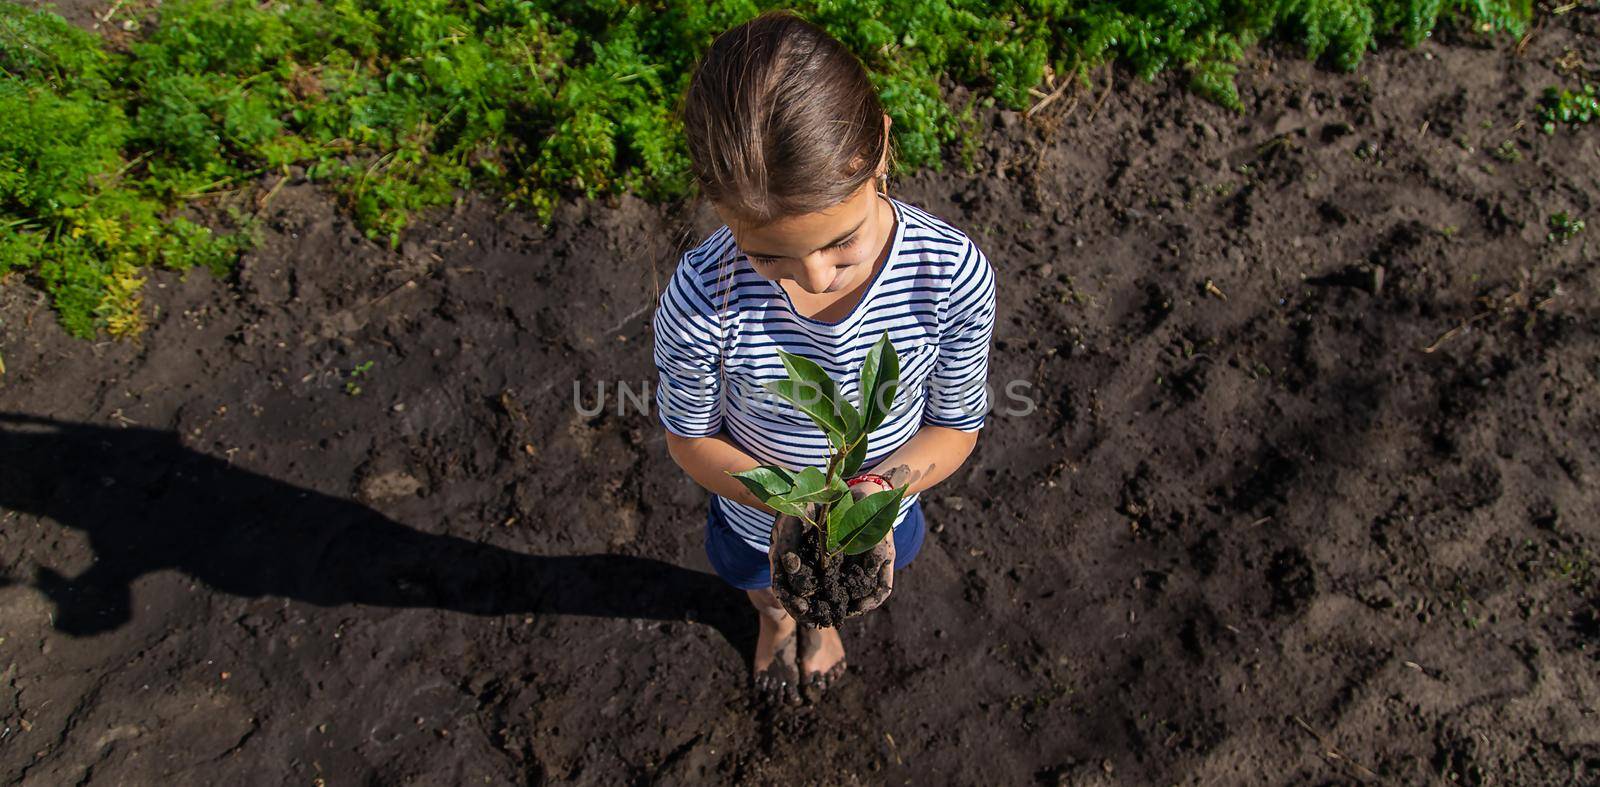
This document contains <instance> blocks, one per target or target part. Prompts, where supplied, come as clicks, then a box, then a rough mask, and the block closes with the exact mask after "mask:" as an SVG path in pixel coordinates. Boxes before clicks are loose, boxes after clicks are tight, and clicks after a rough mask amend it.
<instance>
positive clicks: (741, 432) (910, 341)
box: [653, 197, 995, 552]
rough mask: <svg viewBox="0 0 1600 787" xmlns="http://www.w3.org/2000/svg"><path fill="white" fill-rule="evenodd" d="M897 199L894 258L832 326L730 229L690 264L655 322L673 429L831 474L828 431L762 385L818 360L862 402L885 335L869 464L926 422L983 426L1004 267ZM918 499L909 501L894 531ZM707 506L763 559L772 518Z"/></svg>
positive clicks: (664, 413) (683, 266)
mask: <svg viewBox="0 0 1600 787" xmlns="http://www.w3.org/2000/svg"><path fill="white" fill-rule="evenodd" d="M888 199H889V202H890V203H891V204H893V206H894V209H895V216H896V221H895V231H894V240H893V241H892V246H891V248H890V250H889V256H888V259H887V261H885V262H884V265H883V267H882V268H881V269H879V270H878V272H877V274H876V275H875V276H874V278H873V280H872V282H871V284H870V285H868V289H867V292H866V294H865V295H863V296H862V298H861V301H860V303H858V304H857V305H856V307H855V309H854V310H853V311H851V312H850V314H848V315H846V316H845V317H844V318H842V319H840V320H838V321H836V322H824V321H821V320H813V319H810V318H807V317H803V316H801V315H800V314H798V313H796V311H795V309H794V306H793V304H792V303H791V302H790V300H789V296H788V293H787V292H786V291H785V290H784V289H783V287H782V286H780V285H779V284H778V283H777V282H774V281H770V280H768V279H765V278H763V277H762V276H761V275H760V274H758V273H756V271H755V269H754V268H753V267H751V264H750V261H749V259H748V258H746V257H745V255H744V253H743V252H742V251H740V249H739V248H738V246H737V245H736V244H735V243H734V240H733V235H732V233H731V231H730V230H729V229H728V228H727V227H726V226H723V227H722V228H720V229H718V230H717V231H716V232H713V233H712V234H711V236H710V237H708V238H707V239H706V240H705V241H704V242H702V243H701V244H700V245H699V246H696V247H695V248H694V249H691V250H690V251H689V252H688V253H686V254H685V255H684V256H683V259H682V260H681V261H680V262H679V264H678V268H677V270H676V271H675V272H674V273H673V276H672V280H671V281H670V282H669V283H668V285H667V287H666V289H665V290H664V291H663V292H662V294H661V302H660V305H659V308H658V309H657V310H656V313H655V317H654V320H653V325H654V328H655V335H656V345H655V363H656V368H657V370H658V371H659V372H660V380H659V381H658V384H657V386H656V395H655V403H656V409H657V411H658V412H659V414H660V418H661V423H662V424H663V425H664V426H665V427H666V428H667V430H668V431H670V432H672V433H674V434H677V435H681V436H683V437H708V436H711V435H714V434H717V433H718V432H719V431H725V432H726V433H727V435H728V437H729V438H730V439H731V440H732V441H733V442H734V443H735V444H736V445H738V446H740V447H741V448H743V449H744V450H745V452H746V453H749V454H750V455H751V456H753V457H755V459H756V460H757V461H759V462H761V463H762V464H772V465H781V466H783V467H786V468H788V469H790V470H798V469H800V468H802V467H806V466H814V467H825V466H826V464H827V456H828V453H829V450H830V449H829V446H828V439H827V437H826V436H825V435H824V434H823V432H822V430H820V429H818V428H817V426H816V424H815V423H813V422H812V421H811V419H810V418H808V417H807V416H806V415H805V414H804V413H802V412H800V411H799V410H797V409H795V407H794V406H793V405H792V404H790V403H789V402H787V401H785V400H783V399H781V398H779V397H777V396H776V395H774V394H771V393H769V392H767V391H766V390H765V389H764V387H763V385H764V384H765V383H767V382H770V381H773V380H781V379H785V378H786V377H787V376H788V373H787V372H786V371H785V370H784V368H783V361H782V360H781V359H780V358H779V357H778V353H777V351H778V350H779V349H783V350H784V351H786V352H790V353H793V354H795V355H802V356H805V357H807V358H809V359H811V360H813V361H815V362H817V364H819V365H820V366H822V368H823V370H825V371H826V372H827V373H828V376H829V377H832V378H833V380H834V382H835V383H837V384H838V387H839V392H840V394H841V395H842V396H845V397H847V398H849V399H850V400H851V401H852V402H854V403H855V404H857V405H858V406H859V405H860V403H861V393H860V384H859V382H860V381H859V370H860V368H861V364H862V361H863V359H865V357H866V354H867V351H868V350H870V349H871V348H872V345H873V344H874V343H875V342H876V341H877V340H878V339H879V337H881V336H882V335H883V333H884V331H888V333H889V341H890V342H892V343H893V344H894V348H895V351H896V352H897V353H898V354H899V356H900V388H899V392H898V393H897V394H896V396H895V401H894V404H893V406H892V409H891V410H890V413H889V416H888V417H887V418H885V419H884V421H883V423H882V424H881V425H880V426H879V427H878V428H877V429H876V430H874V431H873V432H872V434H871V435H869V436H868V438H867V455H866V460H865V461H864V462H863V463H862V465H861V467H862V469H863V470H870V469H872V468H873V467H875V466H876V465H877V464H878V463H879V462H881V461H882V460H883V459H884V458H886V457H888V456H889V455H890V454H891V453H893V452H894V451H895V450H896V449H898V448H900V446H901V445H903V444H904V443H905V442H906V441H907V440H909V439H911V436H912V435H914V434H916V432H917V430H918V429H920V428H921V426H922V425H923V424H935V425H938V426H946V427H950V428H954V429H961V430H964V431H976V430H978V429H981V428H982V427H983V423H984V418H985V416H986V414H987V412H988V409H989V392H988V390H987V388H986V385H985V378H986V376H987V374H988V369H989V341H990V338H991V337H992V336H993V334H994V318H995V288H994V269H993V268H992V267H991V266H990V264H989V260H988V258H986V257H985V256H984V255H983V252H981V251H979V250H978V247H977V246H976V245H974V244H973V242H972V240H971V239H970V238H968V237H967V236H966V234H965V233H963V232H961V231H960V230H957V229H955V228H954V227H951V226H950V225H949V224H947V223H945V222H944V221H943V220H941V219H939V218H936V217H935V216H933V215H931V214H929V213H927V212H926V211H923V210H921V209H918V208H916V207H913V206H911V205H908V204H906V203H904V202H901V201H899V200H897V199H894V198H893V197H889V198H888ZM916 499H917V495H915V494H912V495H907V496H906V498H905V499H904V500H903V501H902V502H901V505H900V512H899V516H897V517H896V519H895V526H897V527H898V526H899V524H900V522H901V521H903V520H904V519H905V515H906V511H907V510H909V509H910V508H911V505H912V504H913V503H915V502H916ZM710 504H711V505H716V506H720V508H721V511H722V514H723V516H724V517H725V519H726V520H727V522H728V524H729V525H731V526H732V527H733V529H734V531H735V532H736V533H738V534H739V536H740V537H741V538H743V539H744V540H745V542H746V543H748V544H749V545H750V546H752V547H754V548H756V549H759V550H760V551H762V552H766V551H767V549H768V548H769V543H770V541H769V539H770V537H771V533H772V514H770V513H767V512H765V511H762V510H761V509H758V508H751V507H749V506H746V505H744V504H742V503H738V502H735V501H733V500H728V499H725V498H723V497H721V496H720V495H712V496H711V501H710Z"/></svg>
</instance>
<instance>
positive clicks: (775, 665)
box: [745, 588, 800, 702]
mask: <svg viewBox="0 0 1600 787" xmlns="http://www.w3.org/2000/svg"><path fill="white" fill-rule="evenodd" d="M745 594H746V595H748V596H749V597H750V603H751V604H752V605H753V606H754V607H755V608H756V612H757V613H758V616H759V619H760V621H761V633H760V634H759V635H758V636H757V637H756V657H755V663H754V664H753V665H752V666H753V667H754V670H755V684H756V689H757V690H758V691H760V692H762V693H763V694H766V695H768V696H771V697H773V698H774V699H778V700H781V701H785V702H790V701H796V700H798V699H799V698H800V673H799V672H798V671H797V669H796V662H795V650H796V645H797V643H796V641H795V633H796V632H795V628H796V627H795V622H794V618H792V617H790V616H789V613H788V612H787V611H785V610H784V608H783V605H782V604H780V603H778V597H777V596H776V595H775V594H773V592H772V588H765V589H763V590H748V591H745Z"/></svg>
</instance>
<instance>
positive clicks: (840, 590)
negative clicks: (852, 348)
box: [729, 333, 906, 627]
mask: <svg viewBox="0 0 1600 787" xmlns="http://www.w3.org/2000/svg"><path fill="white" fill-rule="evenodd" d="M778 355H779V357H780V358H782V360H783V365H784V368H785V369H787V370H788V372H789V377H788V379H784V380H777V381H774V382H770V383H767V384H766V386H765V387H766V389H767V390H768V391H771V392H772V393H775V394H777V395H778V396H780V397H783V398H784V399H786V400H788V401H789V402H790V403H792V404H793V405H794V406H795V407H796V408H797V409H799V410H800V412H803V413H805V414H806V415H807V416H808V417H809V418H810V419H811V420H812V422H813V423H815V424H816V425H817V427H818V428H819V429H821V430H822V432H823V433H824V434H826V435H827V437H828V444H829V447H830V449H831V450H830V452H829V454H828V459H827V463H826V465H825V466H824V467H820V468H819V467H804V468H801V469H800V470H799V471H791V470H789V469H788V468H784V467H779V466H776V465H762V466H760V467H757V468H754V469H751V470H745V471H743V472H738V473H729V475H731V476H733V477H734V478H737V479H739V481H740V482H741V483H743V484H744V485H745V487H746V488H748V489H749V490H750V491H751V493H753V494H754V495H755V496H756V498H757V499H759V500H761V502H763V503H765V504H766V505H768V506H769V507H771V508H772V509H773V510H775V511H778V512H779V513H781V514H785V515H788V516H791V517H794V518H796V519H799V520H800V522H801V523H802V524H801V525H800V527H801V533H800V537H799V539H798V544H797V545H795V549H793V550H792V551H785V553H784V554H783V555H782V556H781V558H782V559H781V564H782V567H783V570H782V572H781V573H775V575H774V576H773V578H772V581H773V584H774V586H780V585H781V586H782V588H783V589H784V590H785V592H786V593H787V594H788V595H789V596H790V597H792V598H793V599H794V600H795V602H794V607H793V608H792V609H791V612H793V613H794V614H796V615H799V616H800V619H801V620H802V622H805V623H806V624H807V625H812V626H819V627H820V626H833V625H837V624H838V622H839V621H840V620H842V619H843V618H844V617H846V616H848V615H849V614H851V612H850V611H847V608H853V609H856V610H859V606H857V605H858V603H859V602H861V601H863V600H865V599H867V598H869V597H871V596H872V595H873V594H874V593H875V592H879V585H878V583H879V582H880V581H881V577H879V576H877V572H879V571H880V570H881V569H882V567H881V565H880V566H869V565H867V563H868V561H869V558H867V557H857V556H862V555H864V553H868V552H871V551H872V550H873V548H874V547H876V546H878V544H879V543H880V542H882V541H883V540H884V538H885V537H886V536H887V535H888V533H889V531H890V530H891V529H893V526H894V520H895V518H896V516H898V515H899V512H900V503H901V501H902V500H903V499H904V498H905V494H906V487H904V486H900V487H896V488H894V489H887V490H884V491H881V492H875V493H873V494H870V495H867V496H865V497H862V498H861V499H860V500H857V499H855V496H854V495H853V494H852V493H851V491H850V488H849V485H848V483H847V482H846V481H845V479H847V478H849V477H851V476H853V475H855V473H856V471H857V470H859V469H861V463H862V461H863V460H864V459H865V458H866V455H867V436H868V435H869V434H871V433H872V430H873V429H876V428H877V427H878V426H879V425H880V424H882V423H883V421H884V419H885V418H886V417H888V414H889V410H890V408H891V406H892V404H893V402H894V398H895V393H896V391H897V390H898V388H899V385H900V357H899V355H898V354H896V353H895V350H894V345H893V344H891V343H890V342H889V335H888V334H887V333H885V334H884V335H883V337H882V338H880V339H879V340H878V342H877V343H876V344H874V345H873V347H872V349H871V350H869V351H868V352H867V357H866V359H865V360H864V361H863V362H862V364H861V371H860V390H861V407H860V408H859V409H857V407H856V406H855V405H854V404H852V403H851V402H850V401H849V400H847V399H846V398H844V397H843V396H841V395H840V393H839V387H838V386H837V385H835V384H834V381H833V380H832V379H830V378H829V377H828V374H827V372H825V371H823V369H822V367H820V366H818V365H817V364H816V363H814V362H812V361H810V360H807V359H805V358H802V357H800V356H798V355H793V354H791V353H786V352H783V351H782V350H779V351H778ZM775 524H776V523H775ZM778 535H779V534H778V531H777V528H776V527H774V543H775V546H776V545H777V543H778ZM787 603H788V602H786V604H787ZM868 608H870V607H868Z"/></svg>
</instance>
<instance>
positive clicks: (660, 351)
mask: <svg viewBox="0 0 1600 787" xmlns="http://www.w3.org/2000/svg"><path fill="white" fill-rule="evenodd" d="M692 254H694V252H690V255H692ZM692 259H693V258H692V257H691V256H685V258H684V259H683V260H682V261H681V262H680V263H679V264H678V269H677V271H675V272H674V273H673V274H672V279H671V280H670V281H669V282H667V287H666V289H665V290H663V291H662V293H661V301H660V303H659V304H658V306H657V308H656V313H655V317H654V318H653V320H652V326H653V328H654V330H655V337H656V346H655V364H656V371H657V373H658V379H657V382H656V396H655V404H656V412H657V413H658V414H659V415H660V418H661V424H662V425H663V426H665V427H666V428H667V431H669V432H672V433H673V434H676V435H678V436H680V437H708V436H710V435H714V434H716V433H717V432H718V431H720V430H721V429H722V380H721V377H720V372H721V370H720V368H719V364H718V360H719V353H718V350H719V348H720V347H721V343H722V340H721V337H722V330H721V326H720V325H719V324H718V321H717V313H716V310H715V309H713V308H712V306H711V300H710V299H709V298H708V297H707V296H706V294H705V291H704V289H703V287H702V286H701V284H700V276H699V274H698V272H697V271H696V270H695V266H694V265H693V264H692Z"/></svg>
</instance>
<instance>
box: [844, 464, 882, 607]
mask: <svg viewBox="0 0 1600 787" xmlns="http://www.w3.org/2000/svg"><path fill="white" fill-rule="evenodd" d="M883 491H886V490H885V489H884V488H883V487H882V486H879V485H878V484H875V483H873V482H871V481H860V482H857V483H855V484H854V485H852V486H851V487H850V496H851V497H853V498H855V499H857V500H860V499H861V498H863V497H866V496H867V495H871V494H874V493H877V492H883ZM862 558H863V559H864V561H865V563H866V566H867V573H868V574H870V575H872V576H875V577H877V578H878V587H877V589H875V590H873V591H872V595H869V596H867V597H866V598H864V599H861V600H860V601H852V602H850V609H849V611H847V612H846V613H845V617H851V618H853V617H855V616H856V615H860V614H861V613H863V612H871V611H872V610H874V609H877V608H878V605H879V604H882V603H883V602H884V601H885V600H886V599H888V598H889V593H890V592H892V591H893V590H894V530H893V529H891V530H889V532H887V533H884V534H883V540H882V541H879V542H878V545H877V546H875V547H873V548H872V550H871V551H869V552H867V553H866V554H864V555H862Z"/></svg>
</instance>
